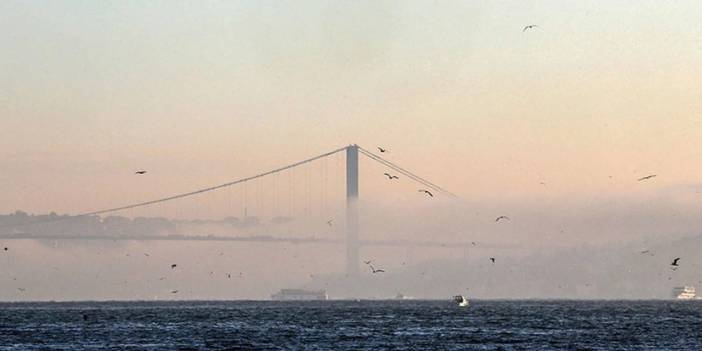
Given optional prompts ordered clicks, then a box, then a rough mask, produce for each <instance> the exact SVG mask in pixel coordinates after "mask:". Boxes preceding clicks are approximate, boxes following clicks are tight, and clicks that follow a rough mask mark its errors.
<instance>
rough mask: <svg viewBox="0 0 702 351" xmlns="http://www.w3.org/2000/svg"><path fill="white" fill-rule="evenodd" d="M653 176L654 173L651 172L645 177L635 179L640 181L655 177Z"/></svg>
mask: <svg viewBox="0 0 702 351" xmlns="http://www.w3.org/2000/svg"><path fill="white" fill-rule="evenodd" d="M655 176H656V175H655V174H651V175H647V176H645V177H641V178H639V179H637V180H638V181H639V182H640V181H642V180H647V179H651V178H653V177H655Z"/></svg>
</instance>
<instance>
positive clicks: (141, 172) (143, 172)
mask: <svg viewBox="0 0 702 351" xmlns="http://www.w3.org/2000/svg"><path fill="white" fill-rule="evenodd" d="M134 174H146V171H136V172H134Z"/></svg>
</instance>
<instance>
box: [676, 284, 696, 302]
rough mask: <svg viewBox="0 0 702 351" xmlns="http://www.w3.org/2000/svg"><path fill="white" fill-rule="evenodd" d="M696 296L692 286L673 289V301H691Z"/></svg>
mask: <svg viewBox="0 0 702 351" xmlns="http://www.w3.org/2000/svg"><path fill="white" fill-rule="evenodd" d="M696 296H697V295H696V292H695V288H694V287H692V286H676V287H674V288H673V298H674V299H678V300H693V299H695V297H696Z"/></svg>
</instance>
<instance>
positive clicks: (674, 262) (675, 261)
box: [670, 257, 680, 267]
mask: <svg viewBox="0 0 702 351" xmlns="http://www.w3.org/2000/svg"><path fill="white" fill-rule="evenodd" d="M678 261H680V257H677V258H676V259H674V260H673V263H671V264H670V265H671V266H674V267H679V265H678Z"/></svg>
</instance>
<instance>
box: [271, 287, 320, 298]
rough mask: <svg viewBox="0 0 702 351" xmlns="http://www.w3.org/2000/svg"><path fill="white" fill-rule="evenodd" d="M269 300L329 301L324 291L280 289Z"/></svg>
mask: <svg viewBox="0 0 702 351" xmlns="http://www.w3.org/2000/svg"><path fill="white" fill-rule="evenodd" d="M271 299H273V300H279V301H309V300H329V295H327V292H326V290H303V289H280V291H279V292H277V293H275V294H273V295H271Z"/></svg>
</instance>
